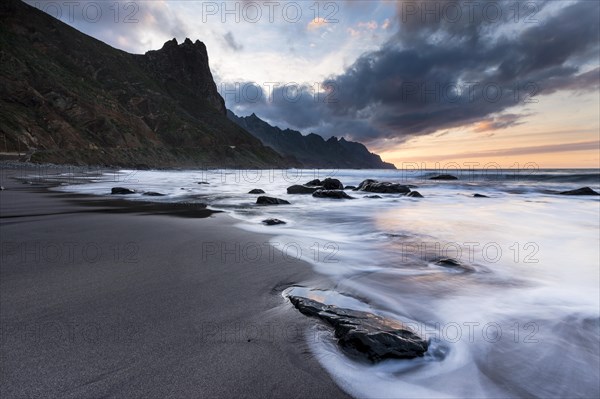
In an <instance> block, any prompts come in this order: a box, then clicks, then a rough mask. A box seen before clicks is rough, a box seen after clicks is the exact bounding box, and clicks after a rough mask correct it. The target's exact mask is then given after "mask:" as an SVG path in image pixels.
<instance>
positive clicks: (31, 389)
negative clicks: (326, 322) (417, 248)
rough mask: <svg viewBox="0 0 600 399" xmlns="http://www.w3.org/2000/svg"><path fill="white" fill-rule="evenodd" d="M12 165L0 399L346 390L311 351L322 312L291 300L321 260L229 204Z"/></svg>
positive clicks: (6, 206) (0, 315)
mask: <svg viewBox="0 0 600 399" xmlns="http://www.w3.org/2000/svg"><path fill="white" fill-rule="evenodd" d="M11 173H12V172H11V171H6V170H5V171H3V179H2V182H1V183H2V185H3V186H4V187H5V190H4V191H1V192H0V204H1V205H0V230H1V231H0V235H1V237H0V240H1V251H2V252H1V257H2V258H1V261H2V262H1V269H0V273H1V274H0V323H1V331H2V341H1V343H2V346H1V359H0V367H1V370H0V380H1V390H0V396H1V397H2V398H4V399H8V398H18V397H30V398H34V397H40V398H41V397H43V398H49V397H60V398H83V397H85V398H91V397H94V398H99V397H120V398H124V397H127V398H136V397H139V398H142V397H143V398H165V397H167V398H184V397H190V398H191V397H195V398H198V397H277V398H279V397H290V398H291V397H304V398H315V397H328V398H330V397H346V396H347V395H346V394H345V393H344V392H343V391H342V390H341V389H340V388H338V387H337V386H336V385H335V383H334V382H333V381H332V380H331V379H330V377H329V376H328V374H327V373H326V372H325V371H324V370H323V369H322V368H321V366H320V365H319V363H318V362H317V360H316V359H315V358H314V357H313V355H312V354H311V352H310V350H309V348H308V345H307V342H306V339H307V338H306V335H305V333H306V332H307V331H309V330H310V328H311V326H313V325H314V321H313V320H310V319H308V318H306V317H304V316H303V315H301V314H300V313H299V312H297V311H295V310H294V309H293V308H292V307H291V305H290V304H289V303H287V301H285V300H284V299H283V298H282V296H281V290H282V289H284V288H285V287H287V286H289V285H291V284H294V283H301V282H303V281H307V280H310V279H311V278H312V277H313V274H312V271H311V268H310V266H309V265H307V264H304V263H302V262H300V261H295V260H290V259H284V258H283V257H282V255H281V254H280V253H278V252H276V251H274V250H269V247H268V245H266V243H267V242H268V238H269V237H267V236H260V235H257V234H251V233H247V232H243V231H241V230H239V229H236V228H235V227H233V225H232V224H233V220H232V219H230V218H229V217H228V216H227V215H226V214H211V212H210V211H206V210H201V209H200V210H194V212H192V215H190V214H187V213H186V212H183V213H182V212H178V211H176V212H172V211H168V212H163V211H162V210H160V209H159V211H157V210H156V209H148V208H146V209H143V208H140V209H136V208H132V207H128V208H124V207H122V206H120V205H122V204H118V203H117V204H115V203H112V204H111V202H112V201H106V202H102V201H100V202H99V201H98V199H93V198H89V197H88V198H86V197H77V196H72V195H65V194H61V193H56V192H49V191H47V190H46V189H45V188H44V187H43V186H42V185H36V184H33V185H29V184H23V183H22V182H19V181H15V180H14V179H12V178H11V177H10V176H11ZM86 201H87V204H86V205H84V204H85V203H86ZM103 204H106V205H103ZM162 213H166V214H162ZM173 214H176V216H185V217H173ZM201 217H205V218H201ZM256 245H258V246H260V248H261V249H262V250H261V252H260V254H259V256H257V253H258V252H257V251H256Z"/></svg>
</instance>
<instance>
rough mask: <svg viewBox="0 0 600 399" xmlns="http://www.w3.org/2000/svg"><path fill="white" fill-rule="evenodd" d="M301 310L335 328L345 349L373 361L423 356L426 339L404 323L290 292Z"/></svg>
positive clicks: (293, 302) (290, 297) (425, 348)
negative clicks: (327, 303)
mask: <svg viewBox="0 0 600 399" xmlns="http://www.w3.org/2000/svg"><path fill="white" fill-rule="evenodd" d="M289 300H290V302H291V303H292V304H293V305H294V306H295V307H296V309H298V310H299V311H300V312H301V313H303V314H304V315H306V316H310V317H317V318H319V319H321V320H323V321H324V322H326V323H327V324H329V325H330V326H332V327H333V328H334V334H335V337H336V338H337V339H338V343H339V345H340V346H341V347H342V348H343V349H344V350H346V352H347V353H349V354H351V355H353V356H358V357H366V358H367V359H369V360H370V361H372V362H378V361H381V360H384V359H389V358H396V359H412V358H415V357H420V356H423V354H424V353H425V352H426V351H427V349H428V347H429V343H428V341H427V340H426V339H425V338H424V337H422V336H420V335H419V334H417V332H415V331H414V330H412V329H411V328H410V327H408V326H407V325H405V324H403V323H401V322H399V321H396V320H392V319H388V318H383V317H381V316H378V315H375V314H373V313H368V312H360V311H356V310H351V309H345V308H338V307H337V306H334V305H326V304H324V303H321V302H317V301H314V300H312V299H308V298H304V297H300V296H289Z"/></svg>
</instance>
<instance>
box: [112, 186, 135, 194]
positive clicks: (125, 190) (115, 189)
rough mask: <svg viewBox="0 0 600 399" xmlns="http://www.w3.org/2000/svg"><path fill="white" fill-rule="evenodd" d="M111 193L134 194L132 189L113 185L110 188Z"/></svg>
mask: <svg viewBox="0 0 600 399" xmlns="http://www.w3.org/2000/svg"><path fill="white" fill-rule="evenodd" d="M110 193H111V194H135V191H134V190H131V189H129V188H125V187H113V188H112V190H110Z"/></svg>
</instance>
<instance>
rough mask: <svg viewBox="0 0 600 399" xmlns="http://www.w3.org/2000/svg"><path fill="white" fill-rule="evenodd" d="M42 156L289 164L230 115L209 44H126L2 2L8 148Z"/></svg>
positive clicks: (0, 98) (0, 141)
mask: <svg viewBox="0 0 600 399" xmlns="http://www.w3.org/2000/svg"><path fill="white" fill-rule="evenodd" d="M32 149H36V151H35V152H34V153H33V156H32V158H31V160H32V161H37V162H54V163H76V164H100V165H119V166H140V165H144V166H152V167H161V166H166V167H169V166H171V167H172V166H177V167H179V166H206V167H211V166H222V167H280V166H286V165H287V164H288V161H286V160H284V159H283V158H282V157H281V156H280V155H279V154H277V153H276V152H275V151H273V150H272V149H271V148H269V147H266V146H264V145H263V144H262V143H261V142H260V140H258V139H256V138H255V137H254V136H252V135H251V134H250V133H248V132H247V131H245V130H244V129H243V128H241V127H239V126H238V125H237V124H235V123H233V122H231V121H230V120H229V119H228V118H227V114H226V109H225V103H224V101H223V98H222V97H221V96H220V95H219V93H218V92H217V87H216V85H215V83H214V81H213V77H212V74H211V71H210V68H209V60H208V54H207V51H206V47H205V45H204V44H203V43H201V42H200V41H195V42H192V41H191V40H189V39H186V40H185V41H184V42H183V43H181V44H179V43H178V42H177V40H175V39H173V40H171V41H168V42H166V43H165V44H164V46H163V47H162V48H161V49H160V50H156V51H149V52H147V53H146V54H144V55H134V54H129V53H126V52H124V51H121V50H117V49H115V48H112V47H110V46H108V45H107V44H105V43H103V42H100V41H98V40H96V39H94V38H92V37H90V36H87V35H85V34H83V33H81V32H79V31H77V30H75V29H73V28H71V27H70V26H68V25H66V24H64V23H62V22H61V21H59V20H57V19H55V18H53V17H51V16H49V15H48V14H46V13H44V12H42V11H40V10H38V9H37V8H34V7H31V6H29V5H27V4H25V3H22V2H21V1H19V0H2V2H1V3H0V152H16V151H19V152H21V151H25V150H30V152H33V151H32Z"/></svg>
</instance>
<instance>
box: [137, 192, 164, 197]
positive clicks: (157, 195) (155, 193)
mask: <svg viewBox="0 0 600 399" xmlns="http://www.w3.org/2000/svg"><path fill="white" fill-rule="evenodd" d="M142 195H145V196H147V197H164V196H165V195H166V194H162V193H157V192H156V191H146V192H145V193H144V194H142Z"/></svg>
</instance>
